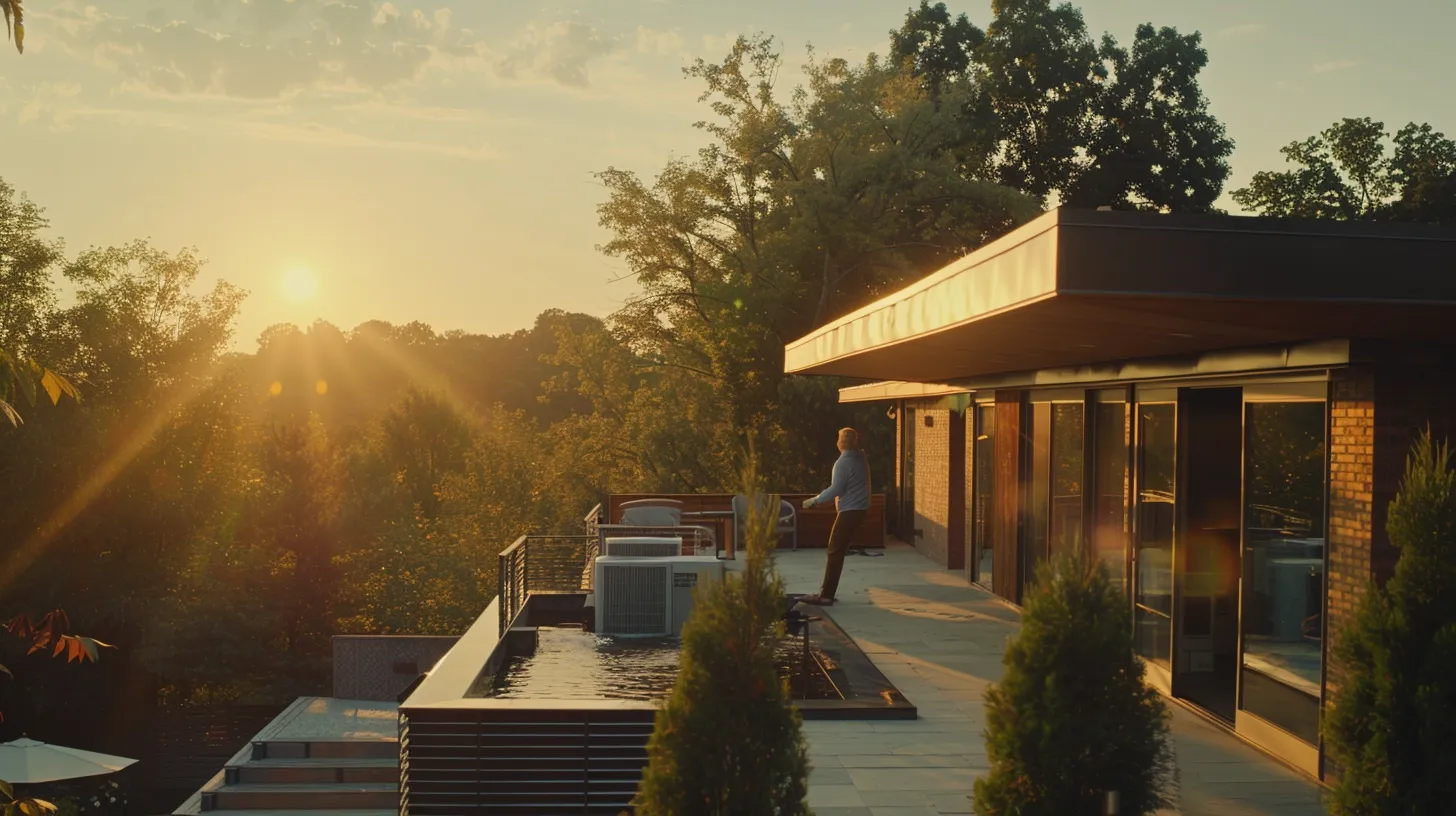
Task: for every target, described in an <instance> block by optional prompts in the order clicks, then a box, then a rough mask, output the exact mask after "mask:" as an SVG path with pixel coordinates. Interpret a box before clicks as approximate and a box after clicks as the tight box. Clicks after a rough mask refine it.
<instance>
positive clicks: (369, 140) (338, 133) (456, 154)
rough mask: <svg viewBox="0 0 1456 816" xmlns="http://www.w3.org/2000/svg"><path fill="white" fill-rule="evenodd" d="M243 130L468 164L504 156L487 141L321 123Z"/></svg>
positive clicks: (263, 125) (249, 125) (272, 137)
mask: <svg viewBox="0 0 1456 816" xmlns="http://www.w3.org/2000/svg"><path fill="white" fill-rule="evenodd" d="M242 131H243V132H244V133H247V134H248V135H250V136H254V137H257V138H262V139H270V140H273V141H282V142H303V143H306V144H318V145H326V146H329V147H339V148H363V149H369V150H387V151H394V152H400V153H414V154H417V155H426V156H444V157H447V158H452V159H465V160H467V161H496V160H498V159H501V158H503V155H504V154H502V153H501V151H500V150H498V149H496V148H495V147H494V146H493V145H490V144H488V143H486V142H476V143H475V144H473V145H467V144H446V143H441V142H427V141H419V140H411V139H385V138H377V137H373V136H366V135H364V134H360V133H355V132H352V131H347V130H342V129H340V128H335V127H330V126H328V125H321V124H301V125H294V124H284V123H276V122H250V123H247V124H245V125H243V126H242Z"/></svg>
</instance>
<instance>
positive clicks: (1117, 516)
mask: <svg viewBox="0 0 1456 816" xmlns="http://www.w3.org/2000/svg"><path fill="white" fill-rule="evenodd" d="M1112 400H1115V401H1112ZM1094 404H1095V406H1096V417H1095V418H1094V428H1095V433H1096V439H1094V440H1093V444H1092V449H1093V454H1092V457H1093V462H1094V464H1095V469H1094V474H1095V476H1094V481H1095V484H1094V486H1093V490H1094V493H1093V496H1094V498H1095V502H1094V505H1093V510H1092V525H1093V527H1092V550H1093V554H1094V555H1095V557H1096V558H1097V559H1098V560H1100V561H1101V562H1102V563H1103V564H1104V565H1105V566H1106V567H1107V574H1108V576H1109V577H1111V578H1112V581H1113V583H1115V584H1116V585H1117V586H1118V587H1119V588H1121V589H1122V590H1123V591H1124V592H1126V589H1127V586H1126V585H1127V530H1128V517H1127V516H1128V514H1127V505H1128V501H1127V500H1128V494H1129V493H1130V492H1131V486H1132V485H1131V478H1132V474H1131V473H1129V468H1128V466H1127V464H1128V459H1127V448H1128V437H1129V436H1130V435H1131V431H1132V428H1131V425H1130V424H1129V422H1128V411H1127V401H1126V399H1125V397H1124V396H1122V395H1117V396H1115V397H1113V398H1111V399H1103V398H1099V400H1098V401H1097V402H1096V403H1094Z"/></svg>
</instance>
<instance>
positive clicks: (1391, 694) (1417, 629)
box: [1325, 430, 1456, 816]
mask: <svg viewBox="0 0 1456 816" xmlns="http://www.w3.org/2000/svg"><path fill="white" fill-rule="evenodd" d="M1450 463H1451V452H1450V449H1449V448H1448V447H1447V445H1446V444H1444V443H1443V444H1441V445H1440V446H1437V445H1435V444H1434V443H1433V442H1432V440H1431V434H1430V431H1429V430H1427V431H1426V432H1425V433H1423V434H1422V435H1421V436H1420V437H1419V438H1418V439H1417V440H1416V443H1415V445H1414V446H1413V448H1412V450H1411V453H1410V456H1409V457H1408V458H1407V460H1406V469H1405V476H1404V478H1403V479H1402V480H1401V484H1400V490H1399V492H1398V493H1397V495H1396V498H1395V500H1394V501H1392V502H1391V503H1390V512H1389V514H1388V516H1387V521H1386V532H1387V533H1388V534H1389V536H1390V542H1391V543H1392V544H1394V545H1395V546H1396V547H1398V548H1399V549H1400V558H1399V560H1398V561H1397V562H1396V566H1395V574H1394V575H1393V576H1392V577H1391V579H1390V581H1389V582H1388V583H1387V584H1386V586H1385V587H1384V588H1383V589H1382V588H1379V587H1374V586H1372V587H1370V588H1369V590H1368V591H1367V592H1366V595H1365V597H1364V599H1363V600H1362V601H1361V603H1360V606H1359V607H1358V609H1357V611H1356V613H1355V617H1354V619H1353V620H1352V621H1351V622H1350V624H1349V627H1348V628H1347V629H1346V630H1345V631H1344V632H1342V633H1340V634H1339V636H1338V637H1337V638H1336V641H1335V644H1334V665H1333V666H1332V667H1331V668H1334V669H1337V674H1336V679H1337V680H1338V687H1337V690H1336V693H1335V695H1334V699H1333V703H1332V705H1331V706H1330V708H1329V709H1328V711H1327V713H1326V719H1325V745H1326V748H1327V751H1328V756H1329V758H1330V759H1331V760H1332V762H1333V764H1334V765H1335V766H1336V774H1334V775H1335V776H1337V779H1336V780H1335V781H1334V784H1333V785H1332V787H1331V790H1330V792H1329V794H1328V804H1329V809H1330V812H1331V813H1332V814H1335V816H1355V815H1356V814H1358V816H1384V815H1385V814H1392V815H1393V814H1402V816H1406V814H1414V815H1416V816H1419V815H1420V814H1438V813H1440V814H1445V813H1450V812H1451V808H1452V805H1451V803H1452V802H1456V474H1453V472H1452V470H1451V467H1450Z"/></svg>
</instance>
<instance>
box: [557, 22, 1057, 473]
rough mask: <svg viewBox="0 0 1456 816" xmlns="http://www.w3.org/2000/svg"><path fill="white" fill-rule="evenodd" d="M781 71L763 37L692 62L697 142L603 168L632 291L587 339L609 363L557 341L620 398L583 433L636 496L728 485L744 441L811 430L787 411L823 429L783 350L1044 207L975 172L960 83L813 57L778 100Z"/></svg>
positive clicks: (793, 463) (615, 248) (791, 463)
mask: <svg viewBox="0 0 1456 816" xmlns="http://www.w3.org/2000/svg"><path fill="white" fill-rule="evenodd" d="M953 27H954V26H953ZM905 47H906V48H909V47H910V46H908V45H906V46H905ZM781 65H782V59H781V57H780V55H779V53H778V52H777V50H776V48H775V46H774V42H773V40H772V39H771V38H769V37H766V36H758V37H755V38H747V37H744V38H740V39H739V40H737V41H736V42H735V43H734V46H733V48H732V49H731V50H730V52H729V53H728V54H727V55H726V56H725V57H724V59H723V60H722V61H721V62H716V63H710V62H707V61H699V62H698V63H696V64H695V65H694V66H693V67H691V68H690V69H688V75H689V76H690V77H692V78H694V79H696V80H698V81H699V82H701V83H702V85H703V87H704V93H703V97H702V100H703V101H704V102H705V103H707V104H708V106H709V108H710V110H711V111H712V114H713V116H712V118H711V119H709V120H706V121H704V122H702V123H700V124H699V127H700V128H701V129H702V130H703V131H704V133H705V134H707V136H708V137H709V141H708V144H707V145H705V146H704V147H703V148H702V149H701V150H700V151H699V152H698V154H697V156H696V157H694V158H691V159H676V160H673V161H671V162H669V163H668V164H667V166H666V167H665V168H664V169H663V170H662V172H660V173H659V174H658V175H657V177H656V178H655V179H654V180H652V181H651V182H650V183H649V182H645V181H643V180H641V179H639V178H638V177H637V176H636V175H635V174H632V173H629V172H626V171H621V170H617V169H608V170H607V171H605V172H603V173H602V174H601V176H600V178H601V179H602V181H603V183H604V184H605V185H606V187H607V191H608V198H607V200H606V201H605V202H604V203H603V204H602V205H601V207H600V210H599V212H600V215H601V224H602V226H603V227H604V228H606V229H607V230H609V231H610V232H611V235H612V237H611V239H610V240H609V241H608V242H607V243H606V244H604V245H603V246H602V247H601V249H602V251H603V252H605V253H606V254H608V255H611V256H613V257H616V258H620V259H621V260H622V261H624V262H625V263H626V265H627V268H628V271H629V273H630V274H631V275H632V276H633V277H635V279H636V280H637V282H638V283H639V284H640V285H641V287H642V295H641V296H640V297H638V298H635V299H633V300H632V301H631V302H630V303H629V304H628V305H627V307H626V308H624V309H623V310H622V311H621V312H619V313H618V314H616V315H613V316H612V318H611V319H610V320H609V321H608V325H607V326H606V327H605V332H604V333H592V332H590V331H589V332H587V333H585V335H586V336H583V337H582V338H581V339H582V340H583V341H588V340H589V341H590V342H592V343H595V344H599V345H602V346H603V347H604V348H610V349H612V352H611V354H612V356H611V357H610V361H611V363H610V365H606V364H603V363H600V362H593V363H587V362H585V360H586V358H583V357H582V355H581V354H579V353H578V352H577V350H575V349H573V348H572V347H570V345H569V344H568V346H563V349H564V350H565V352H566V354H568V355H573V356H575V357H576V358H577V359H579V360H581V361H582V362H583V368H582V370H583V371H584V372H585V373H584V374H583V375H582V376H581V378H580V380H579V382H580V384H581V385H582V386H584V387H585V386H588V385H590V387H591V388H594V389H595V390H596V391H597V392H598V393H599V394H602V395H607V394H610V395H613V398H612V400H611V407H610V408H607V407H606V406H605V405H603V404H602V403H601V402H598V403H597V407H596V415H595V417H594V419H593V420H592V422H593V423H595V424H594V427H595V428H601V427H610V428H612V429H613V432H614V436H615V437H616V438H614V439H613V440H612V444H613V451H614V454H615V455H617V456H618V457H619V458H620V460H622V461H624V462H630V461H631V460H632V459H634V458H635V459H637V460H638V461H639V462H640V463H641V465H642V467H641V469H640V477H641V481H642V482H645V483H647V484H643V485H642V486H643V487H648V488H655V489H665V488H667V487H669V486H678V487H679V488H680V489H681V488H688V489H692V490H709V491H712V490H729V489H732V488H733V487H734V485H733V481H734V480H733V478H732V476H731V471H730V469H729V468H726V467H724V463H726V462H729V461H731V460H732V451H734V450H736V449H737V448H738V447H739V446H741V444H742V440H743V438H744V436H745V435H747V434H750V433H752V434H755V435H757V437H758V438H759V439H761V440H764V443H765V444H766V445H774V446H775V449H777V444H778V442H779V441H782V440H783V439H785V438H786V436H787V435H788V433H789V431H788V429H789V428H790V427H794V429H795V430H797V427H795V426H798V425H802V424H803V422H804V420H803V417H802V416H800V415H798V414H796V413H795V414H791V413H790V408H789V405H790V401H791V400H795V401H796V402H795V403H794V405H793V409H794V410H795V411H798V410H801V409H807V410H808V411H809V412H810V414H811V415H812V416H814V417H816V418H817V419H818V420H819V421H820V423H821V424H823V423H824V422H825V417H833V416H836V415H839V414H841V413H842V412H844V411H845V409H843V408H841V407H840V406H838V405H837V401H836V400H835V399H834V394H833V392H832V391H825V392H819V391H816V390H813V389H801V388H796V387H795V386H791V385H786V384H785V383H786V382H787V380H786V378H785V377H784V375H783V374H782V373H781V372H782V370H783V346H784V344H785V343H786V342H788V341H789V340H792V339H793V338H795V337H798V336H800V335H802V334H804V333H806V332H808V331H810V330H811V329H813V328H814V327H816V326H818V325H822V324H823V322H824V321H826V320H829V319H831V318H833V317H835V316H836V315H839V314H844V313H845V312H848V311H852V310H853V309H855V308H858V307H860V306H862V305H864V304H865V303H868V302H870V301H872V300H874V299H875V298H876V297H879V296H882V295H884V294H886V293H888V292H890V291H892V290H894V289H897V288H899V287H900V286H903V285H904V284H905V283H906V282H907V281H909V280H912V279H914V278H915V277H918V276H920V275H923V274H925V273H926V272H927V271H930V270H933V269H935V268H938V267H940V266H942V265H944V264H946V263H949V262H950V261H952V260H954V259H956V258H958V257H961V256H963V255H965V254H966V253H967V252H969V251H971V250H972V249H974V248H976V247H978V246H981V245H982V244H984V243H985V242H986V241H988V240H991V239H993V238H995V237H998V236H1000V235H1002V234H1004V233H1005V232H1007V231H1008V230H1010V229H1012V228H1013V227H1015V226H1016V225H1018V224H1020V223H1022V222H1024V221H1025V220H1027V219H1029V218H1030V217H1032V216H1034V215H1035V214H1036V213H1037V212H1038V211H1039V209H1038V207H1037V206H1036V203H1035V202H1034V201H1032V200H1031V199H1030V198H1028V197H1026V196H1024V195H1021V194H1019V193H1017V192H1016V191H1014V190H1011V189H1009V188H1006V187H1004V186H1001V185H999V184H996V183H994V182H991V181H989V180H987V179H985V178H983V177H979V176H976V175H973V174H971V173H970V171H969V170H968V168H974V167H977V166H981V165H984V164H985V163H986V161H987V156H986V154H985V152H984V151H982V152H980V153H977V152H976V150H975V144H976V142H975V140H974V139H969V138H968V137H967V136H966V134H965V131H964V128H965V122H966V120H965V119H964V118H963V116H962V114H961V110H962V109H963V108H964V107H966V106H967V105H970V104H971V102H970V100H969V99H968V98H967V96H966V94H967V93H968V89H967V87H966V86H965V85H964V83H958V84H948V85H947V87H945V88H944V89H942V90H941V92H940V97H939V99H933V98H932V95H931V93H930V92H929V91H928V90H927V88H926V87H925V84H924V83H923V82H921V81H920V80H918V79H917V78H916V77H915V75H914V74H913V70H914V68H913V66H906V65H902V64H895V63H892V62H888V61H884V60H881V59H879V58H878V57H875V56H871V57H869V58H867V59H866V60H865V61H864V62H862V63H859V64H851V63H849V62H847V61H845V60H842V59H819V58H817V57H815V56H814V55H813V54H812V52H811V54H810V60H809V63H808V65H807V66H806V73H807V76H808V81H807V82H806V84H805V85H804V87H802V88H800V89H797V90H796V91H795V92H794V93H793V94H792V95H791V96H790V97H789V98H788V99H787V100H785V99H783V98H782V97H781V95H780V94H779V92H778V91H777V89H776V87H775V84H774V83H775V78H776V77H777V76H778V74H779V72H780V68H781ZM578 348H580V344H578ZM593 359H595V358H593ZM604 375H611V376H612V377H614V378H615V379H613V380H612V381H611V384H610V386H608V385H607V384H606V383H607V381H606V380H604V379H603V376H604ZM809 396H812V397H813V398H814V400H813V403H812V404H810V405H807V406H806V405H805V403H804V402H803V401H802V398H805V397H809ZM842 419H843V420H844V421H847V420H848V417H847V416H845V417H842ZM578 424H580V425H581V426H582V427H585V425H586V424H587V421H586V420H581V421H579V423H578ZM829 424H833V423H829ZM885 446H886V447H891V445H889V443H888V442H887V443H885ZM765 468H766V469H768V472H767V473H766V476H767V478H768V479H769V480H770V481H771V482H772V483H773V484H775V485H776V486H781V487H782V488H784V489H793V488H795V487H796V486H797V487H807V486H808V485H809V484H810V483H811V482H813V481H815V480H816V476H817V474H815V472H814V470H813V466H812V464H811V463H810V462H809V461H807V460H804V459H790V458H786V457H778V456H776V457H774V458H773V461H771V462H769V463H766V464H765ZM613 486H614V487H615V488H616V489H623V485H622V484H621V483H618V482H614V483H613Z"/></svg>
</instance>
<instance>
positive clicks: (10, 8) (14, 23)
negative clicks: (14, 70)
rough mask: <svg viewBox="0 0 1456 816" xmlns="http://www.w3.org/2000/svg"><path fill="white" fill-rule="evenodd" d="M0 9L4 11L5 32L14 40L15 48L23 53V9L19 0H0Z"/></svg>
mask: <svg viewBox="0 0 1456 816" xmlns="http://www.w3.org/2000/svg"><path fill="white" fill-rule="evenodd" d="M0 11H3V12H4V13H5V33H6V35H7V36H9V37H11V38H12V39H14V40H15V50H16V51H17V52H19V53H21V54H24V53H25V10H24V9H23V8H22V7H21V0H0Z"/></svg>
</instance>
